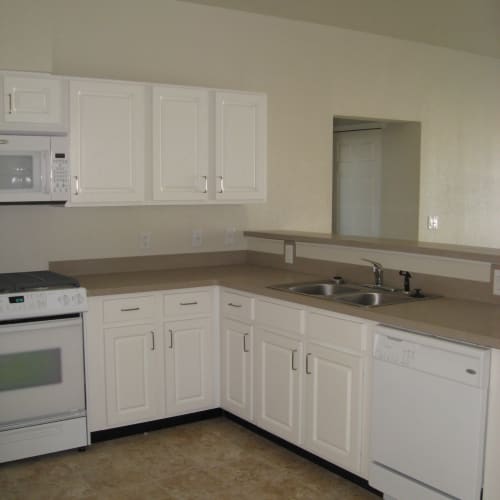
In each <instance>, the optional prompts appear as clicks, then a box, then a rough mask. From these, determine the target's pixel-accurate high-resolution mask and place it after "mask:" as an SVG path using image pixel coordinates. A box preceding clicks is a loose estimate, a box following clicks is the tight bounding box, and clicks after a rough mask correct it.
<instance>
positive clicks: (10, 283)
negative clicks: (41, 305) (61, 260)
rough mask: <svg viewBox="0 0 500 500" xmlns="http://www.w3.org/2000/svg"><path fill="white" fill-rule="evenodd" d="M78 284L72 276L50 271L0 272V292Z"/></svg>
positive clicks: (70, 286) (67, 286) (65, 286)
mask: <svg viewBox="0 0 500 500" xmlns="http://www.w3.org/2000/svg"><path fill="white" fill-rule="evenodd" d="M79 286H80V284H79V283H78V281H77V280H75V279H74V278H71V277H69V276H64V275H62V274H58V273H54V272H52V271H33V272H25V273H3V274H2V273H0V293H12V292H29V291H37V290H53V289H57V288H76V287H79Z"/></svg>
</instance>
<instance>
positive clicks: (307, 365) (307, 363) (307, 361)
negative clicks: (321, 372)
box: [306, 352, 312, 375]
mask: <svg viewBox="0 0 500 500" xmlns="http://www.w3.org/2000/svg"><path fill="white" fill-rule="evenodd" d="M310 355H311V353H310V352H308V353H307V354H306V373H307V375H311V373H312V372H310V371H309V356H310Z"/></svg>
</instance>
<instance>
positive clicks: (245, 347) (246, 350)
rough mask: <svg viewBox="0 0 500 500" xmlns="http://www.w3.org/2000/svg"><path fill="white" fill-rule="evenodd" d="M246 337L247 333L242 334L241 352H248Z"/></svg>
mask: <svg viewBox="0 0 500 500" xmlns="http://www.w3.org/2000/svg"><path fill="white" fill-rule="evenodd" d="M247 337H248V333H244V334H243V352H250V351H249V350H248V349H247Z"/></svg>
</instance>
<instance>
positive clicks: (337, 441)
mask: <svg viewBox="0 0 500 500" xmlns="http://www.w3.org/2000/svg"><path fill="white" fill-rule="evenodd" d="M306 364H307V371H306V372H305V373H306V376H305V379H306V380H305V388H304V392H305V395H306V397H305V406H304V415H305V425H304V447H305V448H306V449H307V450H309V451H310V452H312V453H314V454H315V455H318V456H320V457H321V458H324V459H325V460H328V461H329V462H333V463H335V464H336V465H339V466H340V467H344V468H346V469H349V470H352V471H356V472H359V468H360V459H361V456H360V450H361V448H360V446H361V442H360V439H361V433H360V425H361V384H362V359H361V357H360V356H355V355H352V354H347V353H344V352H340V351H337V350H335V349H331V348H327V347H323V346H320V345H318V344H313V343H309V344H308V345H307V354H306Z"/></svg>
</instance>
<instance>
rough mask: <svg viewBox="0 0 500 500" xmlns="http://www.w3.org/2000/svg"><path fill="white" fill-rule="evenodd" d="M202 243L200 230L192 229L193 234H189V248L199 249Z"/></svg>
mask: <svg viewBox="0 0 500 500" xmlns="http://www.w3.org/2000/svg"><path fill="white" fill-rule="evenodd" d="M202 241H203V239H202V233H201V229H193V232H192V234H191V246H192V247H193V248H196V247H201V243H202Z"/></svg>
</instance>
